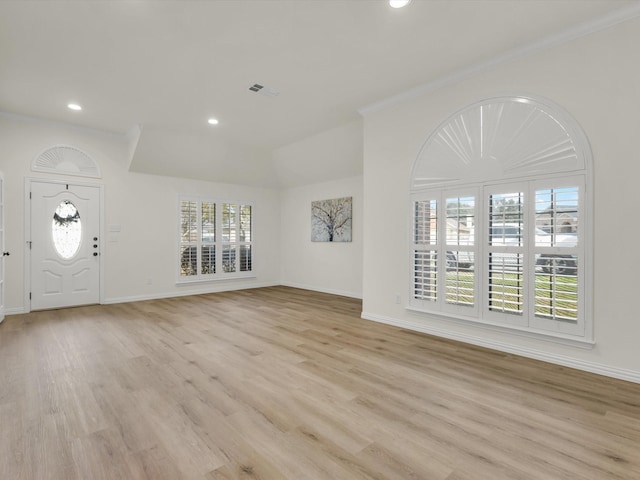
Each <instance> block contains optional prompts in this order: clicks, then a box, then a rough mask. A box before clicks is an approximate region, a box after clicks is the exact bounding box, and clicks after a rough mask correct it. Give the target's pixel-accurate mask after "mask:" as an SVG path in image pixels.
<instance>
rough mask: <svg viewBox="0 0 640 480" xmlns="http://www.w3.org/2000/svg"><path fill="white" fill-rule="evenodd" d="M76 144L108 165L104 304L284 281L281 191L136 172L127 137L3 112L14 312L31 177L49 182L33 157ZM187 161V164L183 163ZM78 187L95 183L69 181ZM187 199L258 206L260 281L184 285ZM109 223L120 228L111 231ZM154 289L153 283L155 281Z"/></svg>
mask: <svg viewBox="0 0 640 480" xmlns="http://www.w3.org/2000/svg"><path fill="white" fill-rule="evenodd" d="M59 144H66V145H73V146H76V147H78V148H80V149H82V150H84V151H85V152H87V153H88V154H89V155H91V156H92V157H93V158H94V159H95V160H96V161H97V162H98V164H99V165H100V167H101V169H102V175H103V178H102V179H99V180H96V181H95V182H93V183H100V184H103V185H104V188H105V217H106V218H105V221H104V225H105V232H106V233H107V238H106V239H105V240H106V242H103V255H104V265H105V272H104V297H103V302H106V303H108V302H117V301H127V300H135V299H142V298H154V297H164V296H174V295H183V294H189V293H199V292H209V291H218V290H229V289H236V288H250V287H254V286H263V285H273V284H278V283H279V281H278V280H279V278H278V277H279V273H280V266H279V257H280V245H279V239H280V229H279V228H280V215H279V209H280V204H279V193H278V191H277V190H273V189H262V188H253V187H244V186H237V185H228V184H219V183H211V182H203V181H197V180H188V179H179V178H171V177H161V176H153V175H145V174H139V173H131V172H129V171H128V164H129V156H128V145H127V141H126V139H125V138H124V137H122V136H119V135H110V134H107V133H103V132H97V131H92V130H87V129H81V128H76V127H72V126H68V125H63V124H58V123H52V122H47V121H43V120H35V119H28V118H24V117H18V116H13V115H6V114H0V145H2V151H1V152H0V171H2V172H3V173H4V176H5V186H6V189H5V203H6V218H5V227H6V249H7V250H8V251H10V252H11V256H10V257H6V264H5V266H6V270H5V278H6V301H5V304H6V307H7V312H8V313H19V312H21V311H23V310H24V309H25V305H24V278H25V277H24V263H23V258H24V255H25V254H26V252H25V240H26V239H25V238H24V220H25V211H24V178H25V177H34V178H36V177H38V178H41V177H47V175H43V174H36V173H34V172H31V170H30V165H31V161H32V159H33V158H34V157H35V156H36V155H37V154H39V153H40V152H42V151H43V150H45V149H46V148H48V147H51V146H53V145H59ZM176 161H177V162H179V161H180V159H179V158H177V159H176ZM49 177H50V178H54V177H55V178H56V179H58V180H59V179H62V178H67V179H68V180H69V181H70V182H92V179H85V178H82V177H62V176H59V175H50V176H49ZM180 193H188V194H195V195H210V196H213V197H214V198H219V199H222V200H232V201H247V202H253V203H254V205H255V210H254V219H255V223H254V238H255V240H256V247H255V255H256V257H255V262H254V268H255V273H256V278H255V279H250V280H230V281H216V282H207V283H202V284H195V285H186V286H185V285H183V286H176V284H175V280H176V267H175V265H176V262H177V254H175V253H174V252H177V222H178V220H177V198H178V195H179V194H180ZM108 225H119V226H120V232H119V233H109V232H108ZM149 278H150V279H152V284H151V285H148V284H147V279H149Z"/></svg>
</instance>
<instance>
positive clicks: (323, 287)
mask: <svg viewBox="0 0 640 480" xmlns="http://www.w3.org/2000/svg"><path fill="white" fill-rule="evenodd" d="M339 197H353V211H352V213H353V220H352V235H351V238H352V241H351V242H336V243H329V242H312V241H311V202H312V201H315V200H326V199H330V198H339ZM362 206H363V198H362V176H361V175H358V176H356V177H350V178H344V179H340V180H333V181H329V182H323V183H316V184H312V185H305V186H303V187H295V188H289V189H285V190H283V191H282V193H281V200H280V209H281V222H282V233H281V237H280V238H281V254H280V258H281V262H282V263H281V269H280V279H281V283H282V284H283V285H288V286H292V287H299V288H305V289H308V290H317V291H320V292H327V293H334V294H337V295H344V296H348V297H356V298H362V244H363V237H362V225H363V221H362V220H363V211H362Z"/></svg>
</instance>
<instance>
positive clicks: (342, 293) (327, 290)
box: [280, 282, 362, 300]
mask: <svg viewBox="0 0 640 480" xmlns="http://www.w3.org/2000/svg"><path fill="white" fill-rule="evenodd" d="M280 285H282V286H283V287H292V288H301V289H302V290H312V291H314V292H321V293H330V294H331V295H340V296H341V297H350V298H358V299H360V300H362V294H361V293H355V292H347V291H344V290H334V289H331V288H323V287H315V286H313V285H305V284H302V283H294V282H280Z"/></svg>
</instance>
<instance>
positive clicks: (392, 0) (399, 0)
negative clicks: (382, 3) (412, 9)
mask: <svg viewBox="0 0 640 480" xmlns="http://www.w3.org/2000/svg"><path fill="white" fill-rule="evenodd" d="M410 3H411V0H389V6H390V7H391V8H402V7H406V6H407V5H409V4H410Z"/></svg>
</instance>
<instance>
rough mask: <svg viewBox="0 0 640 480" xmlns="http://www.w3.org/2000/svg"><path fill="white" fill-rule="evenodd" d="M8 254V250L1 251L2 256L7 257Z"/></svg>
mask: <svg viewBox="0 0 640 480" xmlns="http://www.w3.org/2000/svg"><path fill="white" fill-rule="evenodd" d="M9 255H11V254H10V253H9V252H2V256H3V257H8V256H9Z"/></svg>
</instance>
